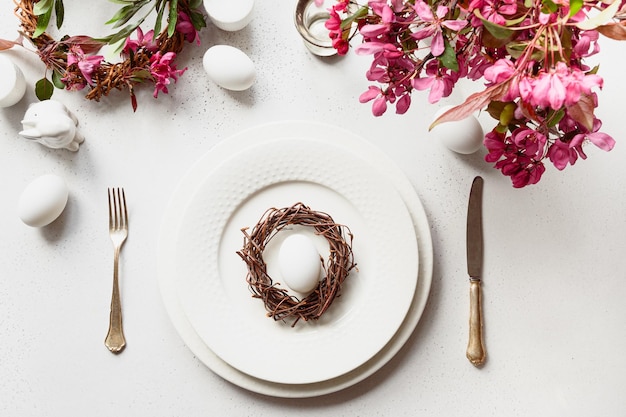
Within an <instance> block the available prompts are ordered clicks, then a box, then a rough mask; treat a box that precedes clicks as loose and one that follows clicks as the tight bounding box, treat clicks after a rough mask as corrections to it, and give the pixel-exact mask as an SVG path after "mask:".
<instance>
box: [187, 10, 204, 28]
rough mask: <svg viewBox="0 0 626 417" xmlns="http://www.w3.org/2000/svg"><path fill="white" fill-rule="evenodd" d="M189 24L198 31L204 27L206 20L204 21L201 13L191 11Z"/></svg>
mask: <svg viewBox="0 0 626 417" xmlns="http://www.w3.org/2000/svg"><path fill="white" fill-rule="evenodd" d="M189 18H190V19H191V23H192V24H193V27H194V28H195V29H196V30H200V29H202V28H205V27H206V20H204V15H203V14H202V13H198V12H194V11H193V10H192V11H191V16H189Z"/></svg>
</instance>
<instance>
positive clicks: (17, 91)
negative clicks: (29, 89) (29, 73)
mask: <svg viewBox="0 0 626 417" xmlns="http://www.w3.org/2000/svg"><path fill="white" fill-rule="evenodd" d="M0 74H2V76H1V77H0V107H11V106H12V105H14V104H16V103H17V102H18V101H20V100H21V99H22V97H24V93H25V92H26V80H25V79H24V74H23V73H22V70H21V69H20V68H19V67H18V66H17V65H15V64H14V63H13V61H12V60H11V59H10V58H9V57H7V56H5V55H2V54H0Z"/></svg>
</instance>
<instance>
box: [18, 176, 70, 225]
mask: <svg viewBox="0 0 626 417" xmlns="http://www.w3.org/2000/svg"><path fill="white" fill-rule="evenodd" d="M68 195H69V191H68V189H67V184H66V183H65V181H64V180H63V178H61V177H59V176H57V175H53V174H47V175H42V176H41V177H38V178H36V179H34V180H33V181H32V182H31V183H30V184H28V185H27V186H26V188H24V191H22V195H21V196H20V199H19V202H18V204H17V214H18V216H19V217H20V219H22V221H23V222H24V223H26V224H27V225H28V226H31V227H42V226H46V225H48V224H50V223H52V222H53V221H54V220H55V219H56V218H57V217H59V216H60V215H61V213H62V212H63V210H64V209H65V205H66V204H67V198H68Z"/></svg>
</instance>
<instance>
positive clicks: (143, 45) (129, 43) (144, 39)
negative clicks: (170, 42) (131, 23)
mask: <svg viewBox="0 0 626 417" xmlns="http://www.w3.org/2000/svg"><path fill="white" fill-rule="evenodd" d="M136 33H137V39H131V38H130V36H129V37H128V38H126V42H125V43H124V47H123V48H122V55H125V56H128V55H130V53H131V51H132V52H133V53H135V54H136V53H137V51H138V50H139V49H145V50H146V51H148V52H150V53H155V52H156V51H158V50H159V46H158V45H157V43H156V41H155V40H154V30H149V31H148V32H147V33H146V34H144V33H143V30H141V28H140V27H138V28H137V30H136Z"/></svg>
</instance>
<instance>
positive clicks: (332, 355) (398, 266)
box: [174, 136, 418, 384]
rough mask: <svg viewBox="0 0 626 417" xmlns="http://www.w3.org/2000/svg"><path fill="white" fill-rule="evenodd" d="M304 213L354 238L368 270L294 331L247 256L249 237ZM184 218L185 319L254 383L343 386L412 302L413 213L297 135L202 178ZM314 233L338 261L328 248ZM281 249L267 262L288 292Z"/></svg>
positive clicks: (355, 167)
mask: <svg viewBox="0 0 626 417" xmlns="http://www.w3.org/2000/svg"><path fill="white" fill-rule="evenodd" d="M337 139H339V138H337ZM298 202H302V203H304V204H306V205H307V206H309V207H311V208H312V209H313V210H318V211H322V212H325V213H329V214H330V215H331V216H332V217H333V219H334V220H335V222H337V223H339V224H343V225H346V226H348V227H349V229H350V231H351V233H352V234H353V236H354V240H353V244H352V248H353V251H354V257H355V261H356V263H357V265H358V266H357V268H358V270H353V271H351V272H350V274H349V275H348V277H347V279H346V280H345V282H344V284H343V286H342V289H341V293H340V295H341V296H340V297H336V298H335V299H334V301H333V303H332V304H331V305H330V308H329V309H328V310H327V312H325V313H324V315H323V316H322V317H321V318H320V319H319V320H315V321H308V322H305V321H301V322H299V323H297V324H296V325H295V326H292V323H291V321H285V322H283V321H275V320H273V319H271V318H268V317H267V314H266V311H265V307H264V305H263V302H262V301H261V300H258V299H255V298H252V296H251V293H250V290H249V288H248V284H247V282H246V279H245V278H246V265H245V263H244V262H243V261H242V259H241V258H240V257H239V256H238V255H237V251H238V250H240V249H241V248H242V246H243V234H242V231H241V229H242V228H252V227H253V226H255V224H256V223H257V222H258V220H259V218H260V217H261V215H263V213H265V212H266V210H267V209H268V208H272V207H274V208H282V207H289V206H292V205H293V204H295V203H298ZM180 215H182V222H181V224H180V230H179V233H178V238H177V243H176V249H177V251H176V252H175V257H174V262H175V263H176V270H177V271H178V272H177V273H178V275H179V298H180V300H181V302H182V305H183V309H184V310H185V313H186V314H187V318H188V319H189V321H190V322H191V324H192V325H193V327H194V328H195V330H196V332H197V333H198V335H199V336H200V337H201V338H202V340H204V342H205V343H206V345H207V346H208V347H209V348H210V349H211V350H212V351H213V352H215V353H216V354H217V355H218V356H219V357H220V358H222V360H224V361H226V362H227V363H228V364H230V365H231V366H233V367H235V368H237V369H239V370H240V371H242V372H245V373H247V374H249V375H251V376H254V377H256V378H260V379H265V380H267V381H272V382H279V383H283V384H306V383H314V382H319V381H324V380H327V379H331V378H336V377H338V376H340V375H343V374H345V373H347V372H349V371H351V370H353V369H355V368H357V367H359V366H360V365H362V364H363V363H365V362H367V361H368V360H369V359H370V358H371V357H372V356H374V355H375V354H376V353H377V352H378V351H379V350H380V349H382V348H383V346H385V345H386V344H387V342H388V341H389V340H390V339H391V337H393V335H394V334H395V332H396V331H397V330H398V328H399V327H400V325H401V324H402V321H403V320H404V317H405V316H406V313H407V311H408V310H409V306H410V305H411V302H412V300H413V294H414V293H415V286H416V283H417V267H418V265H417V264H418V254H417V241H416V238H415V233H414V232H413V223H412V220H411V217H410V216H409V213H408V210H407V208H406V205H405V204H404V202H403V200H402V198H401V197H400V195H399V194H398V193H397V191H396V190H395V188H394V187H393V185H392V184H391V181H390V180H388V179H387V178H386V177H385V176H383V175H380V174H379V173H378V172H377V171H374V170H372V169H371V166H370V165H369V164H368V163H366V162H365V161H363V160H362V159H360V158H359V157H358V156H355V155H354V154H353V153H352V152H350V151H349V150H347V149H345V148H343V147H341V146H337V145H334V144H331V143H327V144H324V145H323V146H322V145H321V144H320V143H319V142H318V141H316V140H314V139H308V138H301V137H298V136H293V137H285V138H277V139H274V140H271V141H265V142H264V143H262V144H256V145H253V146H248V147H246V148H244V149H243V150H241V151H239V152H237V153H235V154H234V155H233V156H231V157H230V158H228V159H226V160H224V161H223V162H222V163H221V164H219V165H218V166H216V167H215V169H214V170H212V171H211V173H210V174H209V175H207V176H206V178H204V180H203V181H202V183H201V184H200V187H199V188H198V189H197V190H196V192H195V193H194V194H193V196H192V197H191V199H190V200H189V204H188V206H187V209H186V210H185V211H183V212H182V213H180ZM308 230H310V231H311V237H312V238H317V239H316V243H317V245H318V250H319V252H320V254H321V255H322V256H323V257H324V258H325V259H328V253H329V249H328V244H327V242H326V239H324V238H323V237H321V236H315V235H314V233H313V230H311V229H310V228H309V229H308ZM298 231H299V232H301V231H302V230H301V229H298ZM289 233H290V232H289V231H287V232H283V233H281V235H280V237H283V236H284V235H287V234H289ZM279 241H280V240H278V239H277V240H275V241H272V242H271V243H272V245H271V247H270V245H268V246H267V248H266V250H265V251H264V252H263V257H264V259H265V262H266V264H267V265H268V272H269V273H270V276H272V277H273V279H274V282H275V283H276V282H283V283H284V281H283V279H282V277H281V276H280V273H279V270H280V268H278V265H277V264H278V262H276V261H277V259H276V258H277V257H276V256H274V254H277V252H278V249H279V248H280V245H279V244H278V243H279ZM324 244H326V247H324ZM272 248H273V249H275V250H272Z"/></svg>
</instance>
